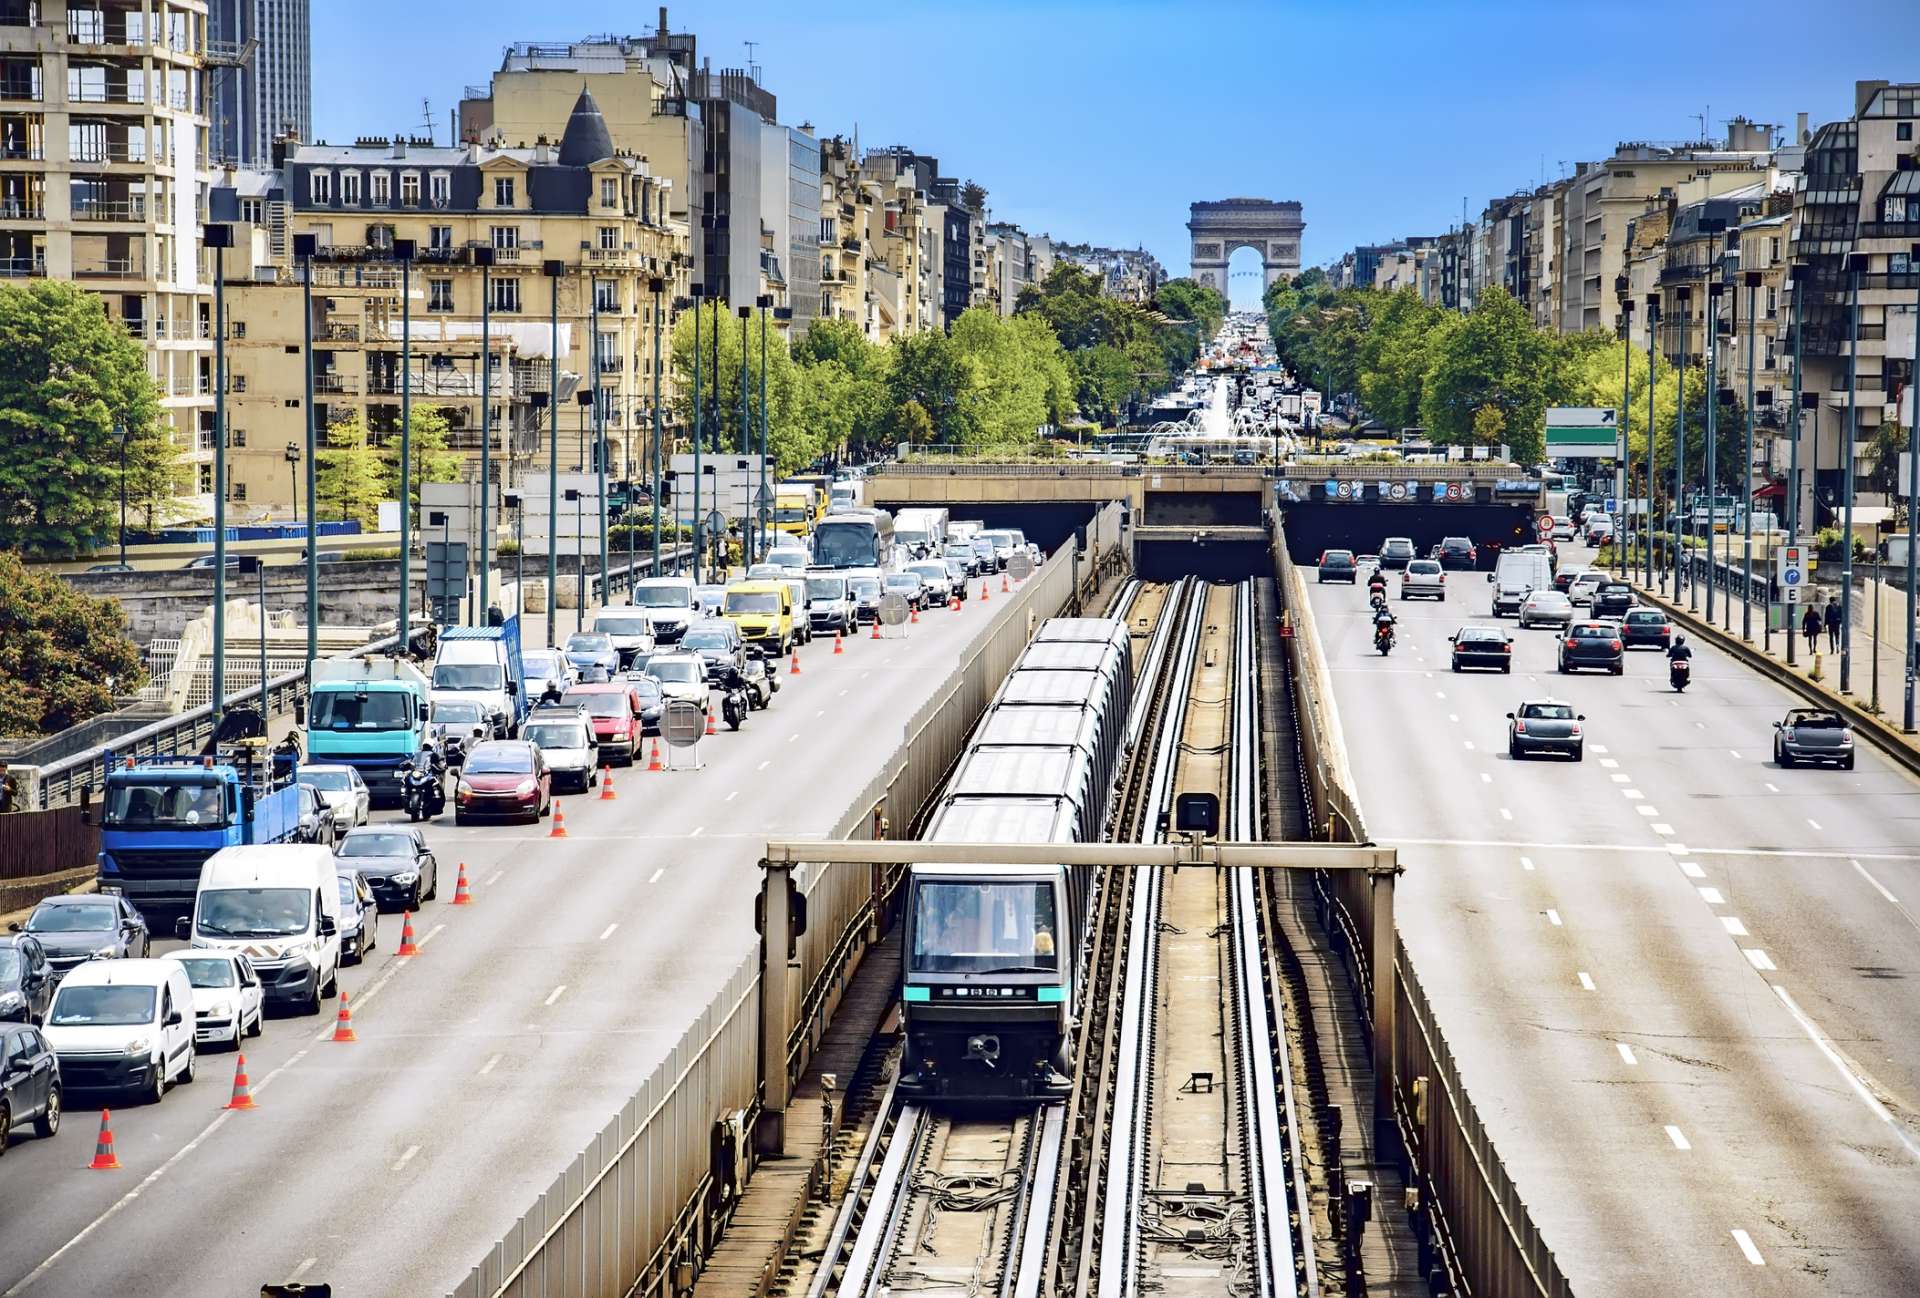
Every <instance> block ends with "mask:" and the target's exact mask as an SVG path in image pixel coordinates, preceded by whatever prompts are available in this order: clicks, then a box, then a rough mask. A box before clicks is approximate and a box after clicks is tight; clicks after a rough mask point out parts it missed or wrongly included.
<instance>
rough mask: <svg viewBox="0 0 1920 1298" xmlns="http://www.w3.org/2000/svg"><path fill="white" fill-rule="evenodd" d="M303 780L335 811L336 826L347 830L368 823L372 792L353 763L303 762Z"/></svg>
mask: <svg viewBox="0 0 1920 1298" xmlns="http://www.w3.org/2000/svg"><path fill="white" fill-rule="evenodd" d="M300 783H302V784H305V785H309V786H311V787H312V789H313V791H314V792H315V793H318V794H319V795H320V799H321V801H323V802H325V803H326V804H327V808H328V810H330V811H331V812H332V813H333V827H334V829H335V830H337V831H339V832H341V833H344V832H346V831H347V830H349V829H352V828H353V827H354V826H355V825H364V824H366V823H367V811H368V807H369V802H370V799H371V797H372V795H371V794H370V793H369V792H368V791H367V782H366V781H365V780H363V779H361V778H360V772H359V771H357V770H355V769H354V768H353V767H351V766H302V767H301V768H300Z"/></svg>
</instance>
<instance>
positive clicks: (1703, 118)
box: [1693, 104, 1713, 144]
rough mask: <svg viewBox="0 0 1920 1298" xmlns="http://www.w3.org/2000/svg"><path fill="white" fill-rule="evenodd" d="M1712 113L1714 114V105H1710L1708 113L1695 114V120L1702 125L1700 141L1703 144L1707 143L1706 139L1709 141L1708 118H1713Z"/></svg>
mask: <svg viewBox="0 0 1920 1298" xmlns="http://www.w3.org/2000/svg"><path fill="white" fill-rule="evenodd" d="M1712 113H1713V105H1712V104H1708V105H1707V111H1706V112H1704V113H1695V114H1694V115H1693V120H1694V121H1696V122H1698V123H1700V141H1701V143H1703V144H1704V143H1705V142H1706V139H1707V118H1708V117H1709V116H1711V115H1712Z"/></svg>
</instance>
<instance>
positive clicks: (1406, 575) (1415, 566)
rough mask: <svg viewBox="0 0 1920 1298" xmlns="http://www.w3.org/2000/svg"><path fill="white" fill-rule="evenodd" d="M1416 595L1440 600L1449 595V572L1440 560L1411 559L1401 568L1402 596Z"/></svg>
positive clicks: (1410, 597) (1408, 597)
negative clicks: (1443, 567)
mask: <svg viewBox="0 0 1920 1298" xmlns="http://www.w3.org/2000/svg"><path fill="white" fill-rule="evenodd" d="M1416 595H1419V596H1423V597H1429V598H1432V599H1439V600H1444V599H1445V598H1446V597H1447V574H1446V571H1445V570H1444V569H1442V568H1441V567H1440V562H1439V560H1437V559H1410V560H1408V561H1407V566H1406V567H1405V568H1403V569H1401V570H1400V598H1401V599H1412V598H1413V597H1414V596H1416Z"/></svg>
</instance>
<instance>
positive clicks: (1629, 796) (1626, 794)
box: [1620, 789, 1647, 802]
mask: <svg viewBox="0 0 1920 1298" xmlns="http://www.w3.org/2000/svg"><path fill="white" fill-rule="evenodd" d="M1620 796H1621V797H1623V798H1625V799H1626V800H1627V801H1629V802H1638V801H1639V800H1640V799H1641V798H1644V797H1646V796H1647V795H1646V794H1644V793H1642V792H1640V790H1638V789H1622V790H1620Z"/></svg>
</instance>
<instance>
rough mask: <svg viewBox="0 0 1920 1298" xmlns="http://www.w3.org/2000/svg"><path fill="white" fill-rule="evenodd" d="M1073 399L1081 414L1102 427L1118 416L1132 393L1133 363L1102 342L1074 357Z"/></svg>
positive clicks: (1079, 352) (1116, 349)
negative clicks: (1096, 421)
mask: <svg viewBox="0 0 1920 1298" xmlns="http://www.w3.org/2000/svg"><path fill="white" fill-rule="evenodd" d="M1073 371H1074V379H1075V388H1074V396H1075V399H1076V400H1078V401H1079V403H1080V411H1081V413H1082V414H1085V415H1089V416H1091V417H1092V418H1094V419H1097V420H1099V421H1100V422H1101V423H1103V424H1112V423H1114V422H1115V421H1116V420H1117V419H1118V418H1119V416H1120V408H1121V407H1122V406H1124V405H1125V404H1126V400H1127V397H1128V395H1129V394H1131V393H1132V391H1133V364H1132V362H1131V361H1129V360H1128V359H1127V353H1126V352H1124V351H1122V350H1121V349H1120V348H1118V347H1114V346H1110V345H1109V344H1106V343H1101V344H1100V345H1099V346H1097V347H1089V348H1086V349H1085V350H1084V351H1078V352H1075V353H1074V354H1073Z"/></svg>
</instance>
